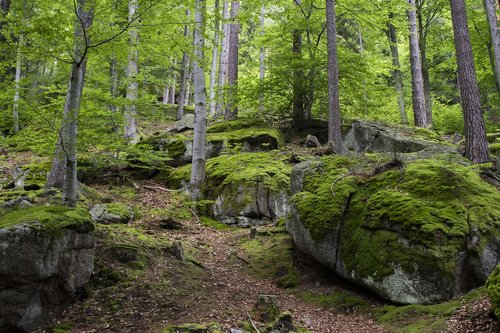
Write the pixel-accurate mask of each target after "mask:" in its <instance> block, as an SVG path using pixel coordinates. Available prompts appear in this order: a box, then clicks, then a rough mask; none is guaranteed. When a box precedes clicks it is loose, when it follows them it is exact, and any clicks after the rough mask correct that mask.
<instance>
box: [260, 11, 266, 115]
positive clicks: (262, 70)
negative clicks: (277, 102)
mask: <svg viewBox="0 0 500 333" xmlns="http://www.w3.org/2000/svg"><path fill="white" fill-rule="evenodd" d="M265 23H266V6H265V5H264V4H262V6H261V7H260V36H261V37H262V36H264V27H265ZM259 69H260V76H259V79H260V85H261V88H260V91H259V111H260V113H261V114H263V113H264V112H265V104H264V87H263V84H264V78H265V77H266V49H265V48H264V47H261V48H260V57H259Z"/></svg>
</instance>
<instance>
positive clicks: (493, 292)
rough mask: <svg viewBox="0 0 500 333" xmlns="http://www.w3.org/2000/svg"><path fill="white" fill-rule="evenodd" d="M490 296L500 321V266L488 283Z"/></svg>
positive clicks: (495, 313)
mask: <svg viewBox="0 0 500 333" xmlns="http://www.w3.org/2000/svg"><path fill="white" fill-rule="evenodd" d="M486 288H487V290H488V296H489V297H490V300H491V305H492V307H493V313H494V315H495V316H496V317H497V318H498V319H500V265H497V267H496V268H495V269H494V270H493V272H492V273H491V275H490V276H489V278H488V281H486Z"/></svg>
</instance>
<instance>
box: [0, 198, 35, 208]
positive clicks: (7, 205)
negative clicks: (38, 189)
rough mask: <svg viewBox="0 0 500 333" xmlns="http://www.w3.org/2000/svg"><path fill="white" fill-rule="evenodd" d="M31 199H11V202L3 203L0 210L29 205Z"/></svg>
mask: <svg viewBox="0 0 500 333" xmlns="http://www.w3.org/2000/svg"><path fill="white" fill-rule="evenodd" d="M30 200H31V199H30V198H29V197H19V198H15V199H12V200H9V201H6V202H4V203H3V204H2V205H1V206H0V208H14V207H20V206H21V204H23V206H26V203H29V204H31V201H30Z"/></svg>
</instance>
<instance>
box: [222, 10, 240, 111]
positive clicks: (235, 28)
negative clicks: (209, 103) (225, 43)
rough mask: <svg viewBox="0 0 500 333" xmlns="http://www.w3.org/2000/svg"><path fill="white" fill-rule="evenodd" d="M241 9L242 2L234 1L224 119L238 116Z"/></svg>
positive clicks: (230, 28)
mask: <svg viewBox="0 0 500 333" xmlns="http://www.w3.org/2000/svg"><path fill="white" fill-rule="evenodd" d="M239 9H240V2H239V1H233V2H232V3H231V19H232V22H231V24H230V27H229V62H228V73H227V84H228V91H227V93H228V98H227V100H228V103H227V105H226V111H225V113H224V119H226V120H229V119H235V118H236V117H237V116H238V51H239V34H240V24H239V23H238V22H237V18H236V16H237V15H238V11H239Z"/></svg>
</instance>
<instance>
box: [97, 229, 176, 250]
mask: <svg viewBox="0 0 500 333" xmlns="http://www.w3.org/2000/svg"><path fill="white" fill-rule="evenodd" d="M96 233H97V234H98V236H99V238H100V239H101V240H102V241H103V242H104V243H105V244H107V245H115V244H124V245H125V244H128V245H130V246H134V247H137V248H139V249H144V248H146V249H156V250H164V249H169V248H170V247H171V245H172V244H171V242H170V241H168V240H166V239H164V238H155V237H154V236H152V235H149V234H147V233H146V231H144V230H142V229H140V228H138V227H133V226H129V225H125V224H113V225H105V224H98V225H96Z"/></svg>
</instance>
